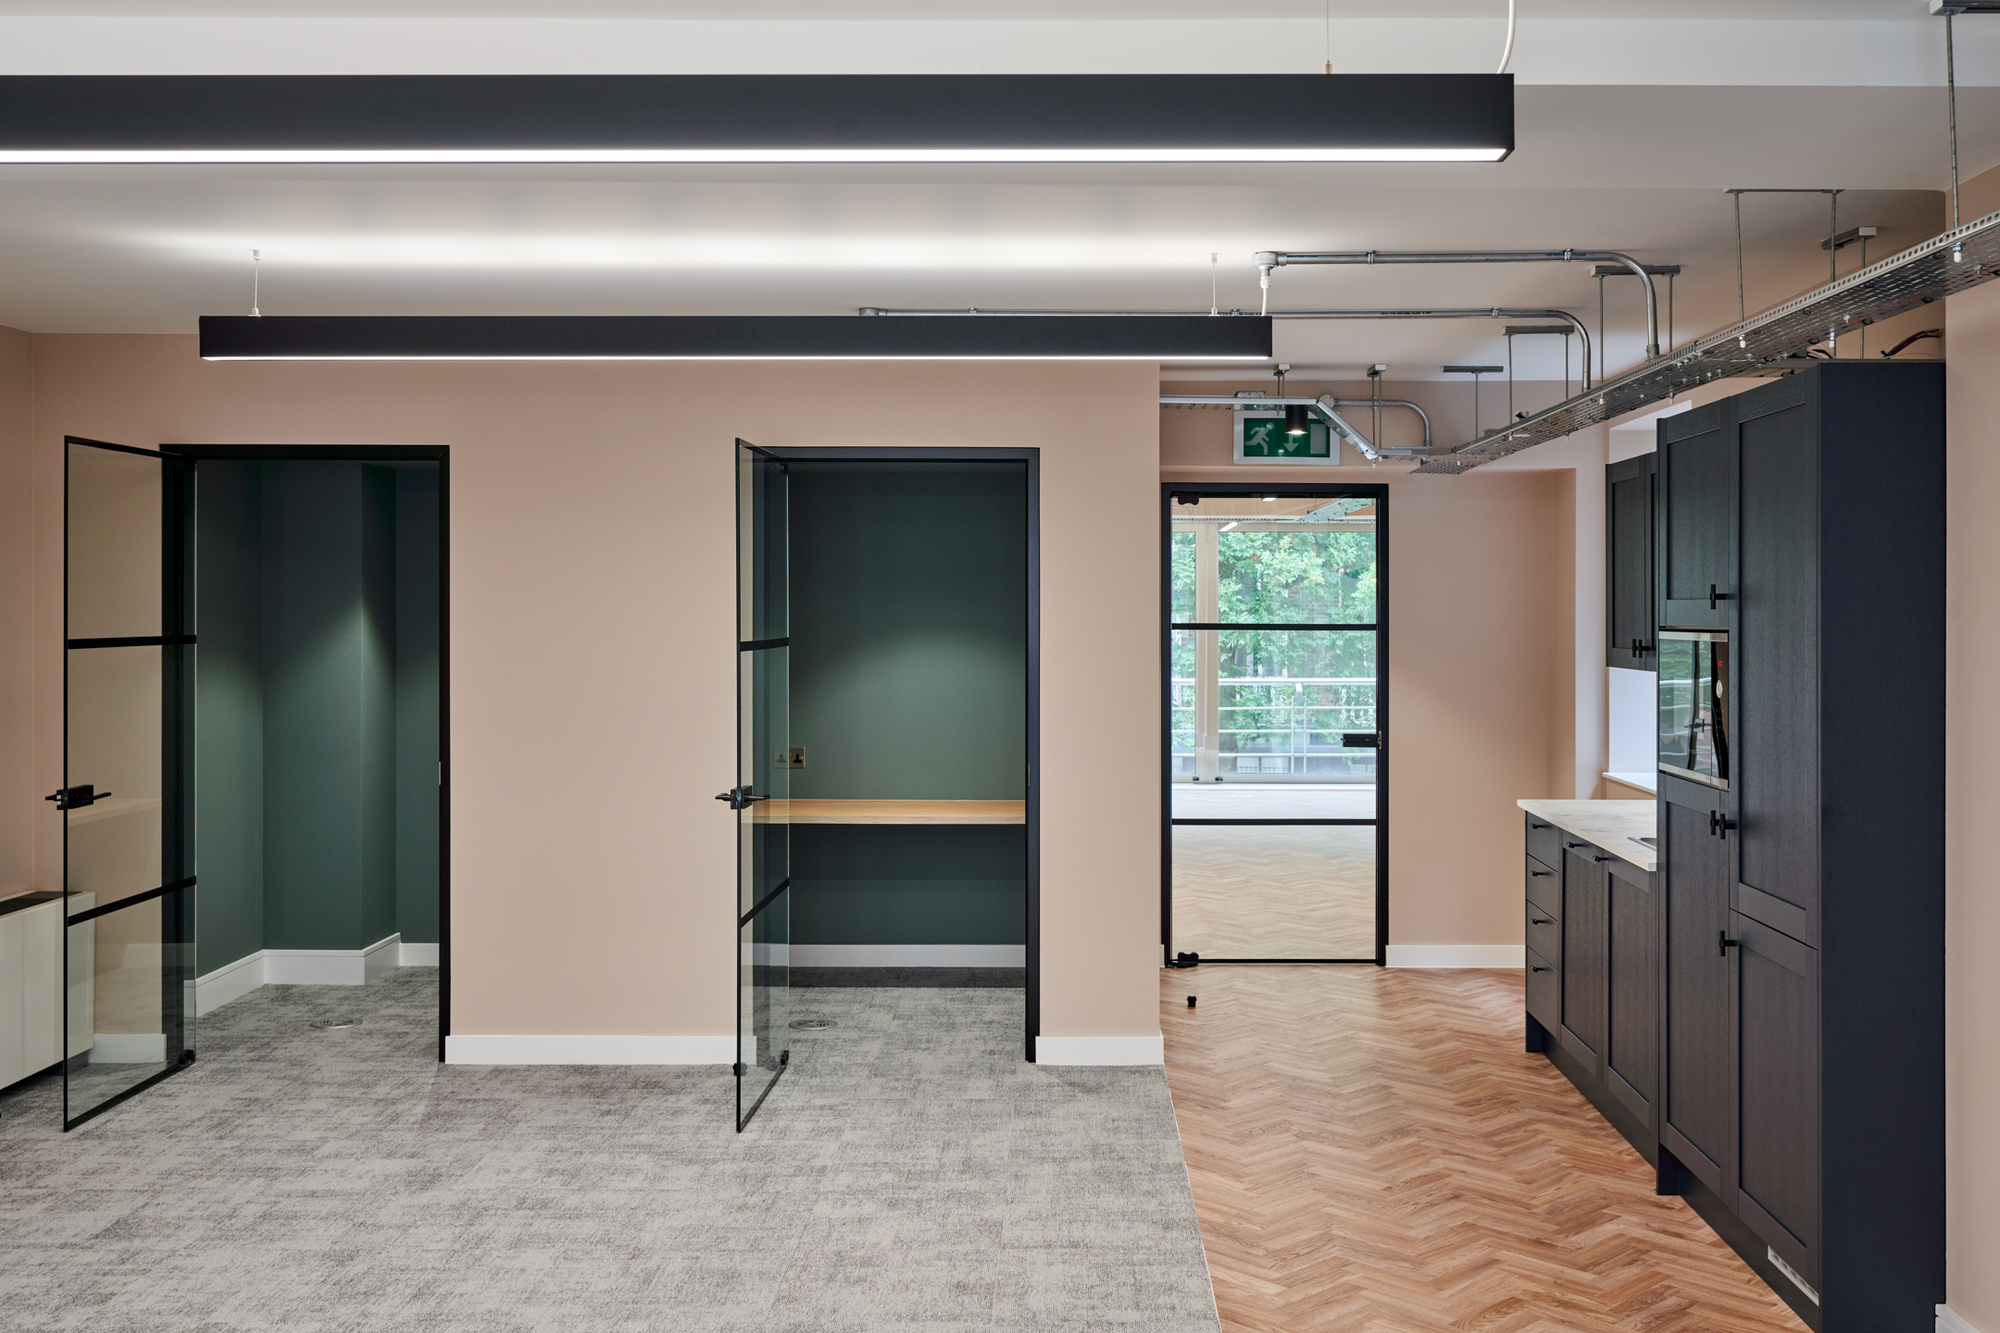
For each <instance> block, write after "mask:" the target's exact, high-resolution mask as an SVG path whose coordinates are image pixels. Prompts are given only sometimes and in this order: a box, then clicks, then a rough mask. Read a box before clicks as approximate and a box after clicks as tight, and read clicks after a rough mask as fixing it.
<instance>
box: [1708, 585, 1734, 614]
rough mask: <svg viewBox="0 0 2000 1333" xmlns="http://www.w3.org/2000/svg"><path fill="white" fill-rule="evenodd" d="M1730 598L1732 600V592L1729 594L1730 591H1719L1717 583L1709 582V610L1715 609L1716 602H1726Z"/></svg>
mask: <svg viewBox="0 0 2000 1333" xmlns="http://www.w3.org/2000/svg"><path fill="white" fill-rule="evenodd" d="M1728 600H1730V594H1729V593H1726V592H1718V591H1716V587H1715V585H1714V584H1713V583H1711V584H1709V585H1708V609H1709V610H1711V611H1713V610H1714V609H1715V604H1716V603H1717V602H1726V601H1728Z"/></svg>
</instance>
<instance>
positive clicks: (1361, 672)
mask: <svg viewBox="0 0 2000 1333" xmlns="http://www.w3.org/2000/svg"><path fill="white" fill-rule="evenodd" d="M1199 632H1201V633H1213V634H1215V635H1216V637H1217V640H1218V643H1217V676H1218V679H1217V709H1216V711H1217V715H1218V719H1217V720H1218V723H1219V727H1218V731H1217V737H1216V752H1217V756H1216V762H1217V772H1218V773H1219V774H1222V775H1225V776H1228V775H1243V776H1250V775H1279V774H1283V775H1290V776H1295V777H1296V776H1308V775H1310V776H1319V777H1328V778H1334V777H1358V776H1364V775H1366V776H1372V775H1373V774H1374V772H1375V750H1374V748H1373V747H1371V746H1360V745H1357V746H1353V747H1350V746H1348V745H1347V744H1346V742H1345V739H1344V738H1345V737H1346V736H1348V735H1349V734H1352V733H1356V732H1373V731H1374V730H1375V694H1376V682H1375V635H1374V633H1373V632H1371V631H1356V632H1351V633H1329V632H1327V631H1324V630H1217V631H1199Z"/></svg>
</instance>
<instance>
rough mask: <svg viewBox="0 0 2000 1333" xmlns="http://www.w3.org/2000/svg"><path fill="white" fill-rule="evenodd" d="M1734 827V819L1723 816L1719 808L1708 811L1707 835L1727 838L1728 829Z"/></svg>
mask: <svg viewBox="0 0 2000 1333" xmlns="http://www.w3.org/2000/svg"><path fill="white" fill-rule="evenodd" d="M1735 827H1736V821H1735V820H1733V819H1726V818H1724V817H1723V814H1722V812H1721V811H1720V810H1711V811H1709V812H1708V836H1709V837H1711V838H1727V837H1728V836H1729V830H1731V829H1733V828H1735Z"/></svg>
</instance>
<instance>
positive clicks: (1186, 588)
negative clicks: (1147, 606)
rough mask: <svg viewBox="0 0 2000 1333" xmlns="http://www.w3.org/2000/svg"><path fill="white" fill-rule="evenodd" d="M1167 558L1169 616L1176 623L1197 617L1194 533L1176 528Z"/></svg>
mask: <svg viewBox="0 0 2000 1333" xmlns="http://www.w3.org/2000/svg"><path fill="white" fill-rule="evenodd" d="M1168 559H1169V560H1170V561H1171V562H1172V574H1173V580H1172V584H1171V587H1172V589H1173V613H1172V615H1171V617H1170V619H1172V620H1173V621H1175V622H1176V623H1179V622H1182V621H1188V620H1194V619H1197V617H1196V615H1195V607H1194V559H1195V540H1194V533H1193V532H1190V531H1186V530H1183V529H1176V530H1175V531H1174V534H1173V538H1172V545H1171V546H1170V547H1169V548H1168Z"/></svg>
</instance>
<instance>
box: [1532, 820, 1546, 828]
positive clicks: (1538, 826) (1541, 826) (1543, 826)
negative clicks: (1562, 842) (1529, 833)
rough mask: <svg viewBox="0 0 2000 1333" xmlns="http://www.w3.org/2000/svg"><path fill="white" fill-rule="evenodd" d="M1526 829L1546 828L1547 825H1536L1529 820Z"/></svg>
mask: <svg viewBox="0 0 2000 1333" xmlns="http://www.w3.org/2000/svg"><path fill="white" fill-rule="evenodd" d="M1528 827H1529V828H1547V827H1548V825H1547V824H1537V823H1536V822H1535V821H1534V820H1532V819H1531V820H1529V821H1528Z"/></svg>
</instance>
